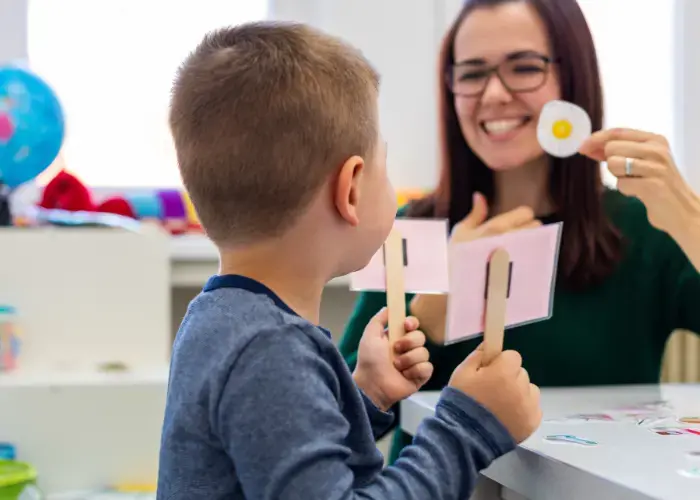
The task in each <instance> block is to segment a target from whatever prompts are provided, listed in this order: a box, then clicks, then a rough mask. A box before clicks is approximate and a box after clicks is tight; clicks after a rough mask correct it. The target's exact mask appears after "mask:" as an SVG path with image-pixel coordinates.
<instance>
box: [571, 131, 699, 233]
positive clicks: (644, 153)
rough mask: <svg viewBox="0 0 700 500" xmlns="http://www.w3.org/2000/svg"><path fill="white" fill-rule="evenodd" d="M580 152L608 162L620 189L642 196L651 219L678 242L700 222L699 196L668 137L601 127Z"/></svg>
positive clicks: (640, 197)
mask: <svg viewBox="0 0 700 500" xmlns="http://www.w3.org/2000/svg"><path fill="white" fill-rule="evenodd" d="M580 153H581V154H583V155H586V156H588V157H589V158H592V159H594V160H596V161H605V162H607V164H608V170H610V172H611V173H612V174H613V175H614V176H615V177H617V179H618V181H617V188H618V190H620V192H622V193H624V194H626V195H629V196H634V197H636V198H639V200H640V201H641V202H642V203H644V206H645V207H646V209H647V214H648V217H649V222H650V223H651V224H652V225H653V226H654V227H656V228H658V229H661V230H663V231H666V232H667V233H668V234H670V235H671V236H672V237H673V238H675V239H676V240H677V241H679V243H680V240H683V239H685V236H686V235H685V233H686V232H687V231H688V230H689V228H690V227H692V226H693V225H697V224H698V223H700V199H698V196H697V195H696V194H695V193H694V192H693V190H692V189H691V188H690V186H688V184H687V183H686V182H685V180H684V179H683V177H682V176H681V174H680V172H679V171H678V169H677V168H676V164H675V162H674V161H673V156H672V155H671V150H670V148H669V145H668V141H667V140H666V138H665V137H663V136H660V135H656V134H652V133H650V132H643V131H641V130H632V129H623V128H615V129H609V130H601V131H599V132H595V133H594V134H593V135H591V137H589V138H588V140H587V141H586V142H585V143H584V144H583V145H582V146H581V149H580Z"/></svg>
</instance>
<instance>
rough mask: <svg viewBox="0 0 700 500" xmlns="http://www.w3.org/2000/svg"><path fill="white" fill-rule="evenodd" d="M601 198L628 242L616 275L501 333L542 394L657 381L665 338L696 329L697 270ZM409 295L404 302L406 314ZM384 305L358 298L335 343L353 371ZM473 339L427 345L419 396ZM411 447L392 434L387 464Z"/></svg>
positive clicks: (367, 296)
mask: <svg viewBox="0 0 700 500" xmlns="http://www.w3.org/2000/svg"><path fill="white" fill-rule="evenodd" d="M605 198H606V199H605V205H606V210H607V212H608V215H609V216H610V218H611V220H612V221H613V223H614V224H615V225H616V227H617V228H618V229H619V230H620V231H621V232H622V234H623V236H624V238H625V254H624V257H623V260H622V261H621V262H620V264H619V266H618V268H617V270H616V271H615V272H614V273H613V274H612V275H611V276H610V277H609V278H607V280H606V281H605V282H604V283H603V284H602V285H600V286H596V287H594V288H592V289H589V290H587V291H585V292H578V293H572V292H567V291H565V290H561V289H557V290H556V291H555V297H554V314H553V317H552V318H551V319H549V320H547V321H541V322H538V323H533V324H529V325H525V326H521V327H517V328H512V329H509V330H507V331H506V336H505V345H504V348H505V349H515V350H516V351H518V352H519V353H520V354H522V357H523V366H524V367H525V368H526V369H527V371H528V373H529V374H530V378H531V380H532V382H533V383H535V384H537V385H539V386H541V387H547V386H549V387H551V386H584V385H605V384H653V383H658V382H659V378H660V372H661V360H662V357H663V354H664V348H665V345H666V341H667V340H668V338H669V336H670V334H671V333H672V332H673V331H674V330H676V329H687V330H690V331H693V332H700V273H698V272H697V270H696V269H695V268H694V267H693V265H692V264H691V263H690V262H689V261H688V259H687V257H686V256H685V254H684V253H683V251H682V250H681V249H680V248H679V247H678V245H677V244H676V243H675V241H673V239H671V238H670V237H669V236H668V235H667V234H666V233H664V232H662V231H659V230H657V229H655V228H654V227H652V226H651V225H650V224H649V221H648V219H647V216H646V210H645V208H644V206H643V205H642V203H641V202H640V201H639V200H637V199H635V198H629V197H626V196H624V195H622V194H620V193H619V192H617V191H610V192H608V193H606V195H605ZM411 298H412V295H406V307H407V309H408V303H409V302H410V299H411ZM385 305H386V296H385V294H383V293H378V292H365V293H362V294H361V295H360V297H359V299H358V302H357V304H356V307H355V310H354V311H353V313H352V315H351V317H350V319H349V322H348V324H347V327H346V329H345V332H344V335H343V338H342V339H341V341H340V346H339V347H340V351H341V352H342V354H343V356H345V359H346V360H347V362H348V363H349V364H350V366H351V367H354V365H355V359H356V356H357V346H358V343H359V341H360V337H361V336H362V333H363V331H364V328H365V326H366V325H367V323H368V322H369V320H370V318H371V317H372V316H373V315H374V314H375V313H376V312H377V311H378V310H379V309H381V308H382V307H384V306H385ZM480 342H481V338H477V339H472V340H469V341H465V342H462V343H459V344H452V345H449V346H438V345H434V344H431V345H429V346H428V348H429V351H430V356H431V361H432V362H433V365H434V367H435V371H434V374H433V377H432V378H431V380H430V381H429V382H428V383H427V384H426V385H425V387H424V388H423V390H438V389H441V388H442V387H444V386H445V385H447V382H448V380H449V378H450V375H451V374H452V371H453V370H454V369H455V368H456V367H457V365H458V364H459V363H460V362H461V361H462V360H463V359H464V358H465V357H466V356H467V355H468V354H469V353H470V352H471V351H472V350H473V349H474V348H475V347H476V346H477V345H478V344H479V343H480ZM396 410H398V407H397V408H396ZM397 421H398V419H397ZM408 443H410V437H409V436H406V435H402V433H399V432H397V433H396V434H395V436H394V444H393V446H392V450H391V455H390V462H393V460H394V459H395V458H396V456H397V455H398V452H399V451H400V449H401V447H403V446H405V445H406V444H408Z"/></svg>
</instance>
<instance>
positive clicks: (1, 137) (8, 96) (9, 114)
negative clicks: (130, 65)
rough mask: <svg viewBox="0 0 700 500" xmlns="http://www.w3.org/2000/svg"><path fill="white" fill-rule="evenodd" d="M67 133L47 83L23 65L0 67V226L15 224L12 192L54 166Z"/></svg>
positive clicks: (61, 113)
mask: <svg viewBox="0 0 700 500" xmlns="http://www.w3.org/2000/svg"><path fill="white" fill-rule="evenodd" d="M64 134H65V125H64V117H63V110H62V108H61V105H60V103H59V101H58V98H57V97H56V95H55V94H54V92H53V91H52V90H51V88H50V87H49V86H48V85H47V84H46V82H44V81H43V80H42V79H41V78H39V77H38V76H37V75H35V74H33V73H31V72H30V71H28V70H27V69H24V68H22V67H20V66H17V65H11V64H4V65H0V226H9V225H11V224H12V216H11V213H10V204H9V197H10V194H11V193H12V191H13V190H14V189H16V188H17V187H19V186H21V185H22V184H24V183H26V182H28V181H31V180H33V179H35V178H36V177H37V176H38V175H39V174H41V173H42V172H43V171H44V170H46V169H47V168H48V167H49V165H51V163H53V161H54V160H55V159H56V157H57V156H58V152H59V151H60V149H61V145H62V144H63V138H64Z"/></svg>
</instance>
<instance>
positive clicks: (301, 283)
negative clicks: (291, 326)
mask: <svg viewBox="0 0 700 500" xmlns="http://www.w3.org/2000/svg"><path fill="white" fill-rule="evenodd" d="M308 257H309V252H308V251H306V252H296V251H294V250H292V249H290V248H289V246H288V245H285V244H280V243H279V242H278V243H277V244H274V243H272V244H261V245H256V246H254V247H247V248H246V249H244V250H241V249H238V250H230V251H221V255H220V268H219V274H222V275H224V274H238V275H241V276H246V277H247V278H250V279H254V280H256V281H258V282H260V283H262V284H263V285H265V286H266V287H268V288H269V289H270V290H272V291H273V292H275V294H277V296H278V297H279V298H280V299H282V301H283V302H284V303H285V304H287V305H288V306H289V307H290V308H291V309H292V310H293V311H294V312H295V313H297V314H298V315H299V316H301V317H302V318H304V319H306V320H308V321H310V322H312V323H314V324H318V323H319V316H320V309H321V295H322V294H323V289H324V287H325V286H326V283H327V281H328V277H326V276H324V273H323V272H322V270H323V266H322V265H320V263H318V262H316V263H314V262H309V258H308Z"/></svg>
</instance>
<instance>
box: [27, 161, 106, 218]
mask: <svg viewBox="0 0 700 500" xmlns="http://www.w3.org/2000/svg"><path fill="white" fill-rule="evenodd" d="M39 206H40V207H42V208H46V209H59V210H69V211H71V212H78V211H83V210H84V211H89V212H91V211H93V210H94V208H95V205H94V203H93V201H92V196H91V194H90V190H89V189H88V188H87V186H85V184H83V183H82V181H81V180H80V179H78V178H77V177H76V176H74V175H73V174H70V173H68V172H66V171H65V170H61V171H60V172H59V173H58V174H56V176H55V177H54V178H53V179H51V181H50V182H49V183H48V184H47V185H46V187H45V188H44V192H43V193H42V196H41V201H40V202H39Z"/></svg>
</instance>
